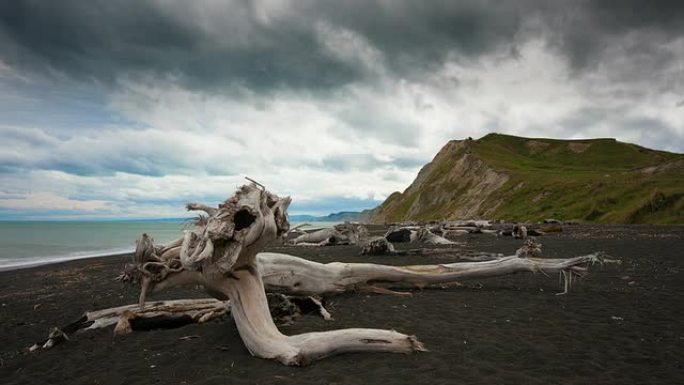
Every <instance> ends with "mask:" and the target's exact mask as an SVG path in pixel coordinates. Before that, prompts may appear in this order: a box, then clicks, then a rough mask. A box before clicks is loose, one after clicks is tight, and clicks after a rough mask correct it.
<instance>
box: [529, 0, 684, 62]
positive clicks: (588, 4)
mask: <svg viewBox="0 0 684 385" xmlns="http://www.w3.org/2000/svg"><path fill="white" fill-rule="evenodd" d="M542 7H544V8H543V11H542V13H541V15H542V17H544V18H545V20H544V22H545V24H546V26H547V27H548V34H549V35H550V38H549V42H550V45H551V46H552V47H554V48H556V49H558V50H559V51H560V52H562V53H563V54H564V55H565V56H566V57H567V58H568V60H569V62H570V65H571V67H572V68H573V69H575V70H576V71H582V70H587V69H591V68H592V67H595V66H596V65H598V64H599V63H600V62H601V61H602V60H604V59H606V57H605V54H606V52H607V51H608V49H609V48H611V44H613V43H614V39H616V38H621V37H627V38H628V39H629V40H631V41H630V42H629V47H627V50H626V52H624V54H625V55H626V56H627V57H628V58H629V56H631V55H638V54H642V53H644V54H648V55H651V56H652V57H656V59H657V60H654V62H653V64H654V65H655V66H657V65H661V66H662V65H663V64H665V63H667V62H669V61H670V60H672V59H674V58H672V57H668V54H667V52H666V51H665V50H663V49H662V44H665V43H667V42H669V41H671V40H673V39H676V38H680V37H682V36H683V35H684V23H682V22H681V21H682V20H683V19H684V2H681V1H677V0H669V1H668V0H655V1H647V0H624V1H611V0H594V1H565V2H547V3H546V4H544V5H542ZM620 43H621V44H623V42H620ZM661 55H662V56H663V57H658V56H661ZM656 69H657V68H643V70H644V72H646V71H651V70H656ZM632 75H633V74H632Z"/></svg>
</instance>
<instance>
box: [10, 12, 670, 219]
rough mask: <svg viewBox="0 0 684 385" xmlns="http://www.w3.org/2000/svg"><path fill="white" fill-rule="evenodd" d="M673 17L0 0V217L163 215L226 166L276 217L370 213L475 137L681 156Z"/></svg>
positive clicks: (202, 193)
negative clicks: (436, 159)
mask: <svg viewBox="0 0 684 385" xmlns="http://www.w3.org/2000/svg"><path fill="white" fill-rule="evenodd" d="M681 20H684V5H683V3H682V2H679V1H669V2H668V1H636V0H626V1H572V2H570V1H542V0H537V1H533V0H520V1H506V2H499V1H482V0H472V1H410V0H393V1H382V0H378V1H360V0H358V1H357V0H347V1H333V0H326V1H276V0H264V1H219V0H212V1H198V2H186V1H161V0H159V1H143V2H140V1H133V0H116V1H112V0H109V1H107V0H93V1H76V0H59V1H37V0H36V1H31V0H17V1H4V2H0V134H2V137H3V138H4V140H3V142H2V144H0V201H2V200H3V199H4V200H5V201H4V202H5V203H4V204H0V208H2V211H1V212H0V215H4V214H3V213H7V212H11V207H12V206H16V207H21V209H22V210H24V211H22V213H26V212H27V211H26V210H29V211H30V207H31V205H32V204H33V203H32V202H36V201H37V200H36V199H35V197H28V196H26V197H25V199H26V202H24V203H22V202H18V201H17V200H21V199H22V198H21V194H28V193H27V191H29V192H31V193H32V194H33V192H34V191H35V192H37V193H39V194H42V195H39V196H40V197H46V199H47V198H50V199H51V201H53V202H55V207H59V208H60V210H63V209H64V207H66V206H68V204H69V199H72V200H75V201H74V202H76V203H75V204H74V207H78V208H79V210H87V209H88V208H93V209H95V208H97V212H98V215H100V214H102V212H105V211H106V212H109V213H110V214H111V215H115V216H116V215H120V216H131V215H148V214H151V213H152V211H155V210H156V211H158V212H159V211H161V212H162V213H172V212H173V213H176V211H173V210H172V209H170V208H169V207H170V205H171V204H176V203H177V202H178V200H179V199H181V198H184V197H187V198H188V199H193V200H202V199H206V200H211V201H216V200H218V199H220V197H222V196H223V195H227V194H229V193H230V190H232V188H234V187H235V185H237V184H239V183H241V177H242V176H243V175H250V176H252V177H258V179H260V180H262V181H263V182H264V183H266V184H267V185H269V186H271V187H272V188H273V189H275V190H277V191H280V192H283V193H288V194H294V195H295V204H294V205H293V210H295V211H297V210H300V211H301V212H317V213H322V212H319V211H320V210H322V208H326V210H327V209H330V210H332V207H338V208H339V209H340V210H342V209H345V208H347V207H352V206H353V207H357V206H359V205H372V204H371V203H372V202H379V201H381V200H382V199H383V198H384V197H386V196H387V195H389V194H390V193H392V192H393V191H395V190H401V189H403V188H405V187H406V186H407V185H408V184H409V183H410V181H411V180H412V179H413V177H414V176H415V174H416V172H417V171H418V169H419V167H420V165H422V164H423V163H425V162H427V161H429V160H430V158H431V157H432V156H433V155H434V154H435V153H436V152H437V151H438V150H439V148H440V147H441V146H442V145H443V144H444V143H445V142H446V141H447V140H449V139H459V138H464V137H468V136H473V137H477V136H481V135H484V134H486V133H488V132H491V131H498V132H504V133H510V134H514V135H529V136H548V137H556V138H579V137H607V136H610V137H617V138H618V139H619V140H623V141H632V142H638V143H639V144H641V145H645V146H648V147H654V148H658V149H664V150H670V151H678V152H681V151H684V119H682V116H683V115H684V109H682V107H681V106H682V101H683V100H684V23H682V22H681ZM171 181H174V183H172V182H171ZM180 181H182V183H175V182H180ZM321 182H324V183H321ZM161 186H163V187H161ZM226 190H228V191H226ZM217 191H219V192H217ZM17 194H19V195H17ZM83 199H87V200H91V201H92V202H91V203H88V202H87V201H82V200H83ZM7 202H10V203H11V204H9V203H7ZM354 202H356V203H354ZM0 203H2V202H0ZM298 204H300V206H298ZM335 205H337V206H335ZM35 206H36V210H38V209H40V210H47V208H46V207H47V206H46V205H45V204H41V205H38V204H35ZM7 210H9V211H7ZM107 210H109V211H107ZM43 212H44V213H45V215H46V216H49V213H48V211H43ZM60 212H62V211H60ZM79 212H80V211H79ZM323 214H324V213H323ZM17 215H19V214H17ZM21 215H23V214H21Z"/></svg>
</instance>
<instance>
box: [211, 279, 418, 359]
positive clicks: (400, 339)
mask: <svg viewBox="0 0 684 385" xmlns="http://www.w3.org/2000/svg"><path fill="white" fill-rule="evenodd" d="M224 289H225V290H226V291H227V293H228V296H229V297H230V299H231V303H232V306H233V307H232V314H233V319H234V320H235V324H236V325H237V328H238V332H239V333H240V336H241V337H242V340H243V342H244V343H245V346H246V347H247V350H249V352H250V353H251V354H252V355H254V356H256V357H261V358H267V359H275V360H277V361H279V362H281V363H283V364H285V365H307V364H309V363H311V362H312V361H314V360H317V359H321V358H324V357H328V356H331V355H334V354H340V353H348V352H391V353H411V352H414V351H424V350H425V348H424V347H423V345H422V344H421V343H420V342H419V341H418V340H417V339H416V338H415V337H414V336H409V335H405V334H401V333H398V332H395V331H390V330H380V329H342V330H335V331H327V332H316V333H304V334H299V335H295V336H286V335H283V334H282V333H280V331H279V330H278V329H277V327H276V326H275V323H274V322H273V319H272V318H271V315H270V314H269V311H268V303H267V300H266V295H265V292H264V286H263V282H262V280H261V276H260V275H259V274H258V272H257V270H256V269H255V268H246V269H243V270H239V271H236V272H235V278H233V279H230V280H229V281H228V282H225V285H224Z"/></svg>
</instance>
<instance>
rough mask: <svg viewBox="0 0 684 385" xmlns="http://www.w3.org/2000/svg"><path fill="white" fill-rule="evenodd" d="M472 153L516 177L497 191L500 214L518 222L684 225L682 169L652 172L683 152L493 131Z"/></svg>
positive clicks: (481, 140) (679, 157)
mask: <svg viewBox="0 0 684 385" xmlns="http://www.w3.org/2000/svg"><path fill="white" fill-rule="evenodd" d="M471 151H472V153H473V154H474V155H475V156H478V157H480V158H481V159H485V160H487V162H488V163H489V164H491V165H492V166H493V167H494V168H496V169H498V170H501V171H505V172H506V173H508V174H509V175H511V180H509V181H508V182H507V183H506V184H505V185H504V186H503V187H502V188H501V189H499V190H498V191H497V192H496V193H495V194H494V195H493V196H492V201H498V200H503V201H504V202H505V204H503V205H501V206H499V208H498V209H497V215H498V216H499V217H501V218H505V219H511V220H515V219H518V220H540V219H544V218H549V217H555V218H560V219H582V220H586V221H592V222H623V223H646V222H648V223H682V222H684V172H683V171H684V170H682V168H681V166H680V167H676V168H674V169H671V170H665V171H662V172H657V173H645V172H642V169H643V168H645V167H648V166H652V165H656V164H662V163H665V162H671V161H675V160H682V159H684V156H682V155H678V154H672V153H667V152H661V151H653V150H648V149H645V148H642V147H639V146H636V145H632V144H627V143H620V142H616V141H615V140H613V139H595V140H573V141H564V140H551V139H526V138H518V137H513V136H507V135H499V134H491V135H488V136H486V137H484V138H482V139H480V140H479V141H477V142H476V143H473V145H472V147H471Z"/></svg>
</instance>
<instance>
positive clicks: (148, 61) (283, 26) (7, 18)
mask: <svg viewBox="0 0 684 385" xmlns="http://www.w3.org/2000/svg"><path fill="white" fill-rule="evenodd" d="M531 20H535V21H536V23H530V21H531ZM681 20H684V2H681V1H638V0H626V1H572V2H568V1H543V0H525V1H516V2H513V1H506V2H498V1H482V0H466V1H412V0H405V1H404V0H396V1H391V2H381V1H362V0H346V1H336V0H330V1H294V2H291V3H289V4H287V3H284V5H282V6H281V8H280V9H278V10H276V11H270V10H269V9H268V4H266V3H263V4H262V3H260V2H250V1H240V0H235V1H226V2H223V3H220V2H211V3H209V2H182V1H180V2H152V1H144V2H140V1H135V0H116V1H112V0H92V1H81V0H60V1H40V0H16V1H4V2H2V3H0V48H2V49H1V50H0V52H2V53H0V57H1V58H2V60H4V61H6V62H7V63H9V64H10V65H11V66H13V67H15V68H21V69H23V70H26V69H31V70H33V71H35V72H37V73H55V72H56V73H60V74H65V75H67V76H69V77H72V78H78V79H81V80H86V81H94V82H105V83H108V82H112V81H115V80H116V79H117V77H119V76H121V75H123V74H151V75H155V76H160V77H168V76H172V77H174V79H176V80H178V81H181V82H183V83H185V85H186V86H189V87H199V88H204V89H211V88H213V89H222V88H226V87H228V86H234V85H238V86H245V87H247V88H251V89H256V90H264V89H274V88H276V89H281V88H305V89H329V88H334V87H336V86H339V85H343V84H348V83H350V82H355V81H359V80H364V79H366V78H367V77H369V76H372V74H368V73H366V71H365V70H364V69H363V68H361V67H360V66H358V65H356V64H355V63H350V62H346V61H345V60H342V59H340V58H339V57H337V56H336V55H335V54H334V52H330V51H329V49H326V47H325V44H323V43H322V42H321V36H320V30H319V28H318V27H319V26H320V25H321V23H323V24H324V25H328V26H330V27H331V28H339V29H342V30H348V31H352V32H354V33H356V34H358V36H361V37H363V38H364V39H366V40H367V41H368V42H369V43H370V44H371V45H372V46H373V47H375V48H377V49H378V50H379V51H380V52H381V53H382V54H383V55H384V57H386V58H387V60H386V63H385V64H386V66H387V68H388V69H390V70H391V71H393V72H395V73H396V74H397V75H398V76H420V75H421V74H424V73H426V72H430V71H433V70H434V69H436V68H439V67H440V66H441V65H442V64H443V63H444V61H445V60H446V58H452V59H453V58H454V57H456V58H459V57H477V56H478V55H481V54H483V53H488V52H491V51H493V50H498V49H501V50H503V52H508V53H510V54H512V55H514V56H515V55H516V53H517V55H518V56H519V51H518V49H517V48H516V47H517V45H518V44H519V43H520V42H521V40H524V39H528V38H531V37H540V36H543V37H544V38H547V39H548V41H549V44H550V46H551V47H553V48H554V49H557V50H559V51H560V52H562V53H563V54H564V55H565V56H566V57H567V58H568V60H569V62H570V63H571V65H572V67H573V68H575V69H576V70H586V69H590V68H591V67H593V66H595V65H596V64H597V63H599V62H601V60H603V59H604V54H605V51H606V49H607V48H608V46H609V45H610V42H611V39H612V38H614V37H616V36H623V35H625V34H629V33H632V32H637V35H635V36H634V44H633V47H632V49H633V50H637V51H638V52H644V50H650V51H651V52H649V55H650V56H651V57H654V58H657V60H654V61H653V63H652V64H653V65H654V66H657V65H662V64H663V63H665V62H668V61H671V60H675V59H676V58H672V57H667V55H665V54H664V51H663V50H662V49H660V47H659V45H660V44H662V43H664V42H667V41H670V40H671V39H673V38H676V37H679V36H681V35H682V32H683V31H684V23H682V22H681ZM530 24H534V25H536V26H537V27H536V28H529V25H530ZM624 54H625V55H630V54H634V53H633V52H632V53H630V52H629V51H628V52H624ZM661 55H662V57H661ZM653 69H654V68H646V69H644V71H647V70H653ZM630 76H634V74H630Z"/></svg>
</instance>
